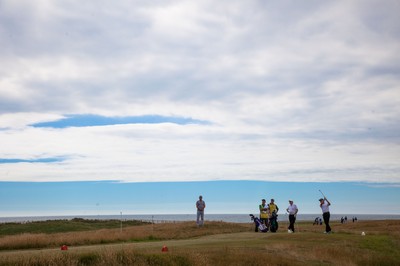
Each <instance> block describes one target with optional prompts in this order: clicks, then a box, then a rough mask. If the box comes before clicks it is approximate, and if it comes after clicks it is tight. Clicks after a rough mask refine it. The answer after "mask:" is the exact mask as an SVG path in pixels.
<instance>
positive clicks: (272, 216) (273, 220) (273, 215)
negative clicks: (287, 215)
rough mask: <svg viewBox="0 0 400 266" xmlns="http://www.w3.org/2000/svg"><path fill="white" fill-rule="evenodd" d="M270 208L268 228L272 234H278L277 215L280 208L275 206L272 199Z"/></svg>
mask: <svg viewBox="0 0 400 266" xmlns="http://www.w3.org/2000/svg"><path fill="white" fill-rule="evenodd" d="M268 208H269V220H268V227H269V230H270V232H276V230H278V222H277V216H278V215H277V214H278V211H279V208H278V205H276V204H275V200H274V199H271V202H270V203H269V204H268Z"/></svg>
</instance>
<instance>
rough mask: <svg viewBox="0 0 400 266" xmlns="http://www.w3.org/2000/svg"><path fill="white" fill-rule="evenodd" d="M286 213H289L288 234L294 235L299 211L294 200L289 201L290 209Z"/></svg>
mask: <svg viewBox="0 0 400 266" xmlns="http://www.w3.org/2000/svg"><path fill="white" fill-rule="evenodd" d="M286 211H287V212H288V213H289V223H290V224H289V227H288V233H294V223H295V222H296V215H297V212H298V211H299V209H298V208H297V206H296V204H293V200H289V207H287V209H286Z"/></svg>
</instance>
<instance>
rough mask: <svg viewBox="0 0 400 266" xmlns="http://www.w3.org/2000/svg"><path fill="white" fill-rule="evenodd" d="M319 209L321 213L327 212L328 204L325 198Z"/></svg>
mask: <svg viewBox="0 0 400 266" xmlns="http://www.w3.org/2000/svg"><path fill="white" fill-rule="evenodd" d="M321 209H322V212H323V213H326V212H329V204H328V202H327V201H326V200H324V203H323V204H322V205H321Z"/></svg>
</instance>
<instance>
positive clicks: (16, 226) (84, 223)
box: [0, 218, 150, 236]
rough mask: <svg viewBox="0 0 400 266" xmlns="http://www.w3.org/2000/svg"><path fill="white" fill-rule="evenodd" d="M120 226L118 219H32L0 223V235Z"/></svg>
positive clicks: (129, 221)
mask: <svg viewBox="0 0 400 266" xmlns="http://www.w3.org/2000/svg"><path fill="white" fill-rule="evenodd" d="M123 224H124V226H135V225H144V224H150V223H148V222H141V221H138V220H126V221H123ZM120 226H121V221H120V220H96V219H82V218H74V219H71V220H48V221H34V222H27V223H4V224H0V236H6V235H18V234H23V233H31V234H32V233H43V234H53V233H63V232H77V231H90V230H99V229H106V228H108V229H112V228H120Z"/></svg>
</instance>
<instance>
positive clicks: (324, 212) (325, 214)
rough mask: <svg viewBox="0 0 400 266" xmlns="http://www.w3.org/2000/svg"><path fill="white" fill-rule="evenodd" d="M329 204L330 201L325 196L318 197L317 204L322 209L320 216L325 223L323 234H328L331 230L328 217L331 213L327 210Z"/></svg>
mask: <svg viewBox="0 0 400 266" xmlns="http://www.w3.org/2000/svg"><path fill="white" fill-rule="evenodd" d="M330 205H331V203H330V202H329V200H328V199H327V198H326V197H324V198H320V199H319V206H320V207H321V209H322V218H323V219H324V223H325V232H324V234H329V233H330V232H331V231H332V229H331V227H330V226H329V219H330V218H331V214H330V212H329V206H330Z"/></svg>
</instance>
